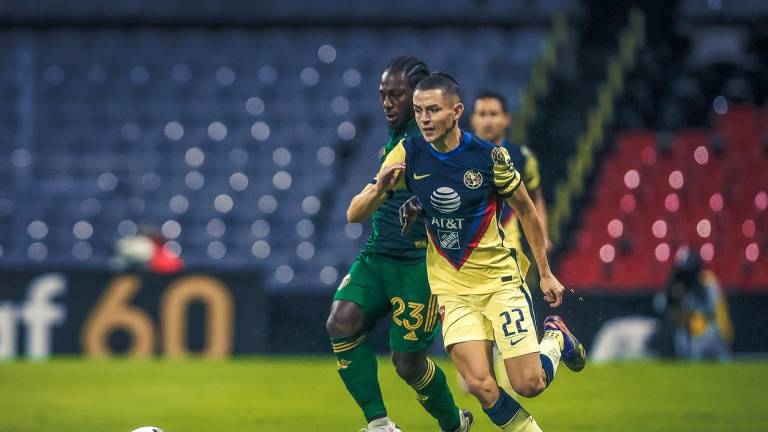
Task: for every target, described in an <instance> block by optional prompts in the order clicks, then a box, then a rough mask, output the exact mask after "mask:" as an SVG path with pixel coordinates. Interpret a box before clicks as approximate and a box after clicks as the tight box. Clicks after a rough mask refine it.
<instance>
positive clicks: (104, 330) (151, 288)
mask: <svg viewBox="0 0 768 432" xmlns="http://www.w3.org/2000/svg"><path fill="white" fill-rule="evenodd" d="M1 277H2V285H1V286H2V288H0V358H16V357H29V358H44V357H47V356H49V355H51V354H75V353H82V354H85V355H88V356H93V357H101V356H110V355H123V354H125V355H133V356H141V357H148V356H167V357H183V356H189V355H200V356H205V357H217V358H218V357H227V356H229V355H231V354H234V353H256V352H264V351H266V349H267V348H266V347H267V344H268V341H267V337H268V334H269V327H268V326H269V316H268V309H267V301H266V298H265V296H264V293H263V290H262V289H261V286H262V283H261V281H260V276H259V275H258V274H213V273H212V274H206V273H188V274H181V275H174V276H172V277H171V276H158V275H149V274H112V273H102V272H60V273H32V272H3V274H2V276H1Z"/></svg>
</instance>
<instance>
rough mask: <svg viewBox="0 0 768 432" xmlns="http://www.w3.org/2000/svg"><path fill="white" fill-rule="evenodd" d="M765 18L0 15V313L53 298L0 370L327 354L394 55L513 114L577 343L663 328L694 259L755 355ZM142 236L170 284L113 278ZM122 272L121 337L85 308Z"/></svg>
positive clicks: (762, 293)
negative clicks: (121, 244) (59, 363)
mask: <svg viewBox="0 0 768 432" xmlns="http://www.w3.org/2000/svg"><path fill="white" fill-rule="evenodd" d="M438 3H439V4H438ZM767 18H768V3H766V2H764V1H758V0H751V1H747V0H742V1H735V0H734V1H729V0H709V1H706V0H682V1H663V2H661V1H643V2H630V1H611V2H607V1H583V2H579V1H576V0H515V1H503V0H462V1H448V2H412V1H403V0H392V1H388V2H360V1H357V2H353V1H343V0H334V1H329V2H319V1H318V2H302V1H296V0H282V1H227V2H224V1H221V2H218V1H174V0H164V1H142V0H135V1H128V0H125V1H93V0H76V1H68V2H62V1H53V0H38V1H25V2H21V1H18V2H3V3H2V5H0V46H2V52H3V55H2V56H0V280H1V281H2V288H0V310H2V311H4V312H2V314H0V316H2V317H4V319H6V318H9V317H15V316H16V315H14V314H13V313H12V312H13V311H20V310H22V308H23V306H24V305H27V304H29V305H32V301H31V300H29V299H30V296H31V295H32V294H31V293H32V292H33V289H32V288H33V287H35V286H39V285H40V284H42V283H54V284H59V285H60V286H62V287H65V289H64V290H54V291H51V292H56V296H55V297H53V298H52V299H51V301H52V302H53V303H55V304H56V305H57V306H56V307H57V308H58V310H63V311H64V315H62V316H58V317H56V318H51V319H50V320H48V321H47V322H49V323H50V325H49V328H50V339H49V340H48V339H46V340H41V339H39V338H38V339H37V340H36V341H33V339H34V337H33V336H32V331H31V330H30V328H31V324H30V323H31V322H33V321H34V319H35V318H34V316H33V317H32V318H29V319H28V321H23V320H22V319H21V318H18V320H16V321H14V319H15V318H13V319H11V321H6V324H5V325H4V326H3V332H0V334H2V335H3V336H2V337H5V340H4V344H0V345H2V346H4V347H5V348H4V350H3V351H2V352H3V356H4V357H11V358H12V357H20V358H23V357H28V356H37V357H41V356H42V357H45V356H46V355H49V354H53V355H57V354H81V353H82V354H90V355H103V354H105V353H107V352H108V351H110V350H111V351H113V352H114V353H116V354H123V353H133V354H137V355H171V356H172V355H184V354H185V353H186V354H188V353H194V352H199V351H201V350H209V351H206V352H210V353H211V355H215V356H229V355H230V354H246V353H329V352H330V350H329V344H328V340H327V336H326V334H325V329H324V320H325V318H326V315H327V311H328V307H329V305H330V301H331V296H332V293H333V292H334V290H335V288H336V286H337V285H338V283H339V281H340V280H341V277H343V275H344V274H345V272H346V269H347V266H348V265H349V263H350V262H351V261H352V260H353V258H354V257H355V255H356V253H357V251H358V250H359V248H360V247H361V245H362V244H363V243H364V241H365V238H366V236H367V234H368V228H367V226H366V225H365V224H363V225H357V224H347V223H346V220H345V217H344V214H345V209H346V206H347V204H348V201H349V199H350V198H351V197H352V196H353V195H354V194H355V193H356V192H357V191H358V190H359V189H360V188H361V187H362V186H363V185H364V184H365V182H367V181H368V179H369V178H370V176H371V175H372V173H373V172H374V171H375V169H376V167H377V161H378V156H377V155H378V151H379V149H380V147H381V146H382V145H383V144H384V142H385V140H386V133H387V131H386V126H385V122H384V118H383V115H382V112H381V109H380V107H379V105H378V95H377V86H378V79H379V76H380V73H381V71H382V69H383V67H384V65H385V64H386V63H387V62H388V61H389V59H391V58H392V57H394V56H396V55H403V54H412V55H416V56H418V57H420V58H423V59H424V60H425V61H426V62H427V63H428V64H429V66H430V67H431V69H433V70H445V71H449V72H451V73H452V74H454V75H455V76H456V77H457V79H458V80H459V82H460V83H461V84H462V91H463V94H464V97H465V102H467V103H468V104H471V99H472V97H473V96H474V95H477V94H478V93H479V92H480V91H482V90H496V91H499V92H501V93H503V94H504V95H505V96H506V97H507V98H508V99H509V102H510V105H511V108H512V111H513V115H514V125H513V127H512V129H511V130H510V136H511V137H512V139H513V140H515V141H517V142H520V143H525V144H527V145H528V146H530V148H531V149H532V150H533V151H534V152H536V153H537V155H538V156H539V159H540V164H541V167H542V176H543V184H544V188H545V193H546V198H547V202H548V204H549V211H550V229H551V231H552V233H553V234H552V236H553V240H554V241H555V250H554V252H553V254H552V257H553V261H554V263H555V265H556V269H558V270H559V273H558V274H559V275H560V276H561V279H562V280H563V282H564V283H565V285H566V286H568V287H570V288H574V289H575V294H574V295H570V296H569V297H568V298H567V301H566V305H565V306H564V307H563V312H562V313H563V314H564V315H565V316H566V317H567V318H568V320H569V323H572V326H573V328H575V329H576V330H577V332H579V334H581V335H583V337H584V340H585V341H586V343H587V345H588V346H589V344H590V341H591V340H592V337H593V336H594V334H595V333H596V332H597V331H598V330H599V328H600V327H601V325H602V324H603V323H604V322H605V321H607V320H609V319H611V318H615V317H621V316H626V315H644V316H650V317H652V316H656V312H655V311H654V307H653V295H654V293H656V292H659V291H660V290H662V288H663V286H664V283H665V281H666V278H667V274H668V273H669V271H670V268H671V263H672V261H673V256H674V251H675V250H676V249H677V247H678V246H680V245H683V244H689V245H691V246H692V247H693V248H694V249H695V250H697V251H700V252H701V253H702V255H703V256H704V257H705V266H706V267H708V268H711V269H713V270H714V271H715V273H716V274H717V275H718V277H719V279H720V280H721V282H722V284H723V286H724V289H725V292H726V293H727V296H728V301H729V303H730V307H731V316H732V318H733V321H734V327H735V329H736V338H735V342H734V350H735V352H736V353H737V354H740V353H755V352H765V351H768V337H766V333H765V331H764V329H765V328H768V318H766V315H765V313H764V311H765V310H766V308H767V307H768V253H766V252H768V229H767V226H768V212H767V211H766V205H767V204H766V203H768V197H767V196H766V193H767V192H766V191H768V177H766V173H768V169H766V168H768V107H766V95H767V94H768V84H767V83H768V80H767V79H766V78H767V77H768V33H767V30H766V29H767V28H768V26H766V25H765V23H766V19H767ZM465 126H468V125H465ZM702 161H703V162H702ZM630 171H632V172H630ZM675 173H676V174H675ZM718 194H719V195H718ZM670 195H674V196H673V197H670ZM658 221H661V222H660V223H659V224H657V222H658ZM704 221H706V222H704ZM662 222H663V223H662ZM654 224H656V225H654ZM662 225H663V230H662V229H661V228H660V227H661V226H662ZM654 226H656V228H654ZM146 228H148V229H149V230H150V231H152V230H155V231H156V232H159V233H162V234H163V235H164V236H165V238H166V239H167V240H168V242H169V243H167V244H166V246H167V247H168V249H169V250H170V251H171V252H172V254H180V256H181V258H182V259H183V260H184V264H185V267H184V270H183V271H181V272H180V273H177V274H171V275H156V274H151V272H147V271H142V270H137V269H136V268H135V267H133V268H130V267H129V268H128V269H127V270H120V271H118V270H114V267H113V264H114V261H113V259H114V257H115V244H116V241H117V240H118V239H119V238H120V237H124V236H130V235H133V234H135V233H137V231H138V230H143V229H146ZM657 228H658V229H657ZM50 274H57V275H60V276H61V278H59V279H55V281H54V282H51V280H47V282H45V281H46V280H43V282H41V280H40V279H36V278H38V277H40V276H46V275H50ZM126 281H127V282H126ZM180 281H181V282H180ZM201 281H202V282H201ZM122 283H128V284H129V285H130V284H131V283H132V284H134V285H131V286H133V287H134V288H135V289H136V291H131V292H130V293H128V291H126V292H125V293H127V294H126V295H127V297H125V298H124V299H123V300H121V302H122V303H120V302H118V303H120V304H121V305H122V306H121V307H124V308H125V310H129V311H132V312H135V314H133V315H131V316H133V317H134V318H133V319H134V321H131V323H130V324H127V325H126V324H125V323H124V322H122V321H120V320H119V319H117V318H115V316H121V315H120V313H118V312H115V311H116V310H112V309H110V312H108V313H102V314H101V315H99V313H100V312H103V310H102V309H100V308H103V307H105V306H104V304H105V303H104V301H105V298H108V297H109V296H110V295H116V293H117V291H116V290H118V289H119V288H116V286H123V287H125V286H127V285H120V284H122ZM197 283H199V284H202V285H203V288H201V289H200V290H198V291H195V289H196V288H189V289H187V288H185V287H188V286H192V285H194V284H197ZM530 283H531V284H532V285H536V280H535V277H534V278H532V279H531V280H530ZM184 284H187V285H184ZM190 284H191V285H190ZM211 285H216V286H223V287H224V291H216V290H215V289H211V288H210V286H211ZM180 287H181V288H180ZM127 289H128V290H129V291H130V289H131V288H127ZM173 289H177V290H178V291H177V293H178V292H182V291H184V290H186V291H184V292H185V293H186V294H185V295H188V297H185V299H186V300H185V301H182V302H181V306H178V303H177V306H176V308H177V309H175V310H171V309H172V308H171V307H170V306H167V303H164V302H166V301H167V299H168V297H169V292H171V291H172V290H173ZM222 292H223V294H222ZM128 294H130V295H128ZM222 295H223V296H224V297H226V299H225V300H226V301H224V302H223V303H221V304H223V305H224V306H222V308H223V309H222V310H224V312H222V313H221V314H218V315H217V314H213V313H212V310H213V309H214V307H213V306H211V304H212V302H213V303H215V302H217V301H219V300H220V299H221V296H222ZM201 297H202V298H203V299H204V300H205V302H203V303H201V302H199V301H197V300H196V299H199V298H201ZM579 297H581V298H579ZM204 304H207V305H208V306H207V307H204V306H203V305H204ZM166 306H167V307H168V308H171V309H164V307H166ZM543 307H544V306H543V305H542V304H541V303H539V304H537V308H538V310H539V311H540V313H539V315H542V314H543V313H544V309H543ZM36 310H37V311H38V312H39V313H40V314H43V315H45V313H44V312H40V310H39V309H36ZM125 310H123V312H125ZM9 311H11V312H9ZM35 313H37V312H35ZM179 313H180V314H181V315H179ZM33 314H34V313H33ZM171 314H175V315H173V316H175V317H176V318H175V319H177V320H178V322H179V323H181V324H180V327H179V326H176V327H174V325H173V323H170V322H171V321H172V320H171V319H170V318H169V315H171ZM41 316H42V315H41ZM179 316H180V318H179ZM9 319H10V318H9ZM40 319H41V320H42V322H46V319H47V318H40ZM9 322H10V324H7V323H9ZM137 323H138V324H137ZM217 323H224V324H222V325H223V327H221V328H219V329H218V330H214V329H212V327H215V326H216V325H217ZM228 325H229V326H230V327H227V326H228ZM147 326H148V327H147ZM170 328H173V329H170ZM179 328H181V329H182V330H179ZM147 329H149V331H147ZM385 329H386V326H380V328H379V329H377V332H376V333H375V335H376V336H375V337H374V340H376V341H377V344H378V347H379V349H380V350H381V352H382V353H383V352H385V351H386V334H385V333H383V331H384V330H385ZM90 333H94V334H98V335H100V336H98V335H97V336H93V337H94V338H96V339H97V340H99V338H103V341H104V344H105V346H106V347H107V348H106V351H105V350H103V349H100V348H98V346H97V345H99V344H98V343H96V342H93V343H92V342H88V336H87V335H88V334H90ZM138 333H141V334H142V335H143V336H141V337H149V338H150V344H149V348H147V349H143V350H142V349H141V348H137V344H136V340H135V338H136V337H137V334H138ZM147 335H148V336H147ZM206 335H209V336H210V337H206ZM11 336H12V338H11ZM212 338H218V339H217V340H216V341H212V340H211V339H212ZM222 338H223V339H222ZM219 339H222V340H219ZM169 340H170V341H174V342H173V344H175V345H174V346H176V347H177V348H178V347H179V346H182V347H183V349H181V350H179V349H175V350H174V349H171V348H169V347H168V343H169V342H168V341H169ZM9 341H10V342H9ZM179 341H181V342H179ZM36 344H37V345H36ZM39 344H43V345H42V346H40V345H39ZM33 345H35V346H37V349H38V351H35V350H33V349H31V347H32V346H33ZM213 345H216V347H213ZM102 348H103V346H102ZM435 349H436V350H438V351H439V350H440V349H439V347H438V346H437V344H436V348H435ZM40 350H42V351H40ZM33 352H36V353H37V354H34V353H33Z"/></svg>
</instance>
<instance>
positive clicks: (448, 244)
mask: <svg viewBox="0 0 768 432" xmlns="http://www.w3.org/2000/svg"><path fill="white" fill-rule="evenodd" d="M437 237H438V239H439V240H440V247H442V248H443V249H461V245H460V244H459V233H458V232H457V231H440V230H437Z"/></svg>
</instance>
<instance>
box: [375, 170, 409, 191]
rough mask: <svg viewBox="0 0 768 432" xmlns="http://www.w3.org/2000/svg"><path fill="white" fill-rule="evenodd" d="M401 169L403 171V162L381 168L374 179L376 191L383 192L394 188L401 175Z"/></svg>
mask: <svg viewBox="0 0 768 432" xmlns="http://www.w3.org/2000/svg"><path fill="white" fill-rule="evenodd" d="M403 171H405V164H404V163H395V164H392V165H387V166H385V167H384V168H382V169H381V172H380V173H379V176H378V179H377V180H376V192H378V193H384V192H386V191H388V190H392V189H394V188H395V186H397V183H398V182H399V181H400V178H401V177H402V176H403Z"/></svg>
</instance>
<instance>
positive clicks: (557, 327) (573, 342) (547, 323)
mask: <svg viewBox="0 0 768 432" xmlns="http://www.w3.org/2000/svg"><path fill="white" fill-rule="evenodd" d="M549 331H554V332H560V334H561V335H563V346H562V349H561V352H562V353H563V356H562V361H563V363H565V365H566V366H567V367H568V369H570V370H572V371H574V372H579V371H580V370H582V369H584V366H586V364H587V351H586V350H585V349H584V345H582V344H581V342H579V340H578V339H576V336H574V335H573V333H571V331H570V330H568V326H566V325H565V322H563V319H562V318H560V317H559V316H557V315H550V316H548V317H547V318H545V319H544V334H545V335H546V334H547V332H549Z"/></svg>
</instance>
